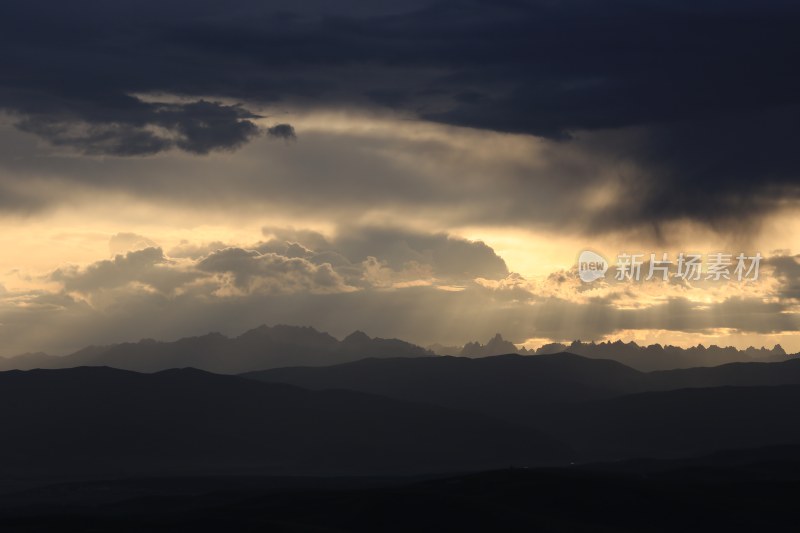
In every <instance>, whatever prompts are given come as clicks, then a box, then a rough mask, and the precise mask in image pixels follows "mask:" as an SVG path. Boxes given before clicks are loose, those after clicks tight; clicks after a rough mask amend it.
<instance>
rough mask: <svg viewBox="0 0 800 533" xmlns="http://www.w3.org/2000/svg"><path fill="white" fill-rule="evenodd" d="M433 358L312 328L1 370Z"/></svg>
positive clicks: (222, 367)
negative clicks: (340, 338) (343, 338)
mask: <svg viewBox="0 0 800 533" xmlns="http://www.w3.org/2000/svg"><path fill="white" fill-rule="evenodd" d="M427 355H432V354H431V352H429V351H427V350H425V349H424V348H420V347H419V346H416V345H413V344H409V343H407V342H404V341H401V340H398V339H380V338H371V337H369V336H367V335H366V334H365V333H363V332H360V331H359V332H355V333H353V334H351V335H349V336H348V337H347V338H345V340H344V341H342V342H340V341H338V340H336V339H335V338H334V337H332V336H331V335H329V334H327V333H322V332H319V331H317V330H316V329H314V328H311V327H299V326H285V325H277V326H272V327H270V326H259V327H257V328H255V329H252V330H250V331H247V332H245V333H243V334H242V335H239V336H238V337H236V338H228V337H225V336H224V335H221V334H220V333H209V334H207V335H202V336H199V337H187V338H183V339H180V340H177V341H174V342H158V341H154V340H152V339H143V340H141V341H139V342H134V343H130V342H128V343H122V344H113V345H110V346H89V347H86V348H83V349H81V350H79V351H77V352H75V353H73V354H71V355H67V356H64V357H53V356H48V355H43V354H36V355H26V356H20V357H14V358H10V359H0V370H7V369H12V368H21V369H29V368H37V367H41V368H70V367H75V366H81V365H93V366H111V367H115V368H123V369H128V370H136V371H141V372H156V371H158V370H163V369H165V368H174V367H195V368H202V369H204V370H208V371H211V372H217V373H224V374H236V373H240V372H246V371H251V370H262V369H265V368H275V367H281V366H293V365H309V366H315V365H330V364H336V363H343V362H347V361H355V360H358V359H362V358H364V357H421V356H427Z"/></svg>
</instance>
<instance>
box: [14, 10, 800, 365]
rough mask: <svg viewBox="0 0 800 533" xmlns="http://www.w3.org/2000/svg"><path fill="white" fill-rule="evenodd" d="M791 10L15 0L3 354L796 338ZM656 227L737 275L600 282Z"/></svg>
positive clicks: (787, 341) (646, 248) (792, 341)
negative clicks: (582, 264)
mask: <svg viewBox="0 0 800 533" xmlns="http://www.w3.org/2000/svg"><path fill="white" fill-rule="evenodd" d="M798 24H800V7H799V6H798V5H797V4H796V3H794V2H788V1H782V0H776V1H769V2H763V1H760V2H755V1H752V2H742V1H736V0H734V1H726V2H721V1H709V0H705V1H688V0H675V1H660V0H659V1H656V0H642V1H639V2H623V1H617V0H609V1H604V2H590V1H582V0H575V1H573V0H566V1H559V0H546V1H545V0H542V1H521V0H520V1H518V0H506V1H492V2H489V1H477V0H470V1H460V2H451V1H444V2H440V1H431V0H413V1H409V2H384V1H380V0H372V1H369V2H367V1H359V0H343V1H337V2H323V1H305V2H298V1H293V2H289V1H267V2H265V1H254V0H232V1H228V2H211V1H207V0H193V1H191V2H189V1H187V0H170V1H164V0H162V1H159V2H154V1H150V0H138V1H136V2H133V1H129V0H117V1H115V2H107V1H100V0H86V1H83V0H78V1H75V2H56V1H52V0H29V1H25V2H21V1H19V2H17V1H12V2H4V3H3V4H2V6H0V45H1V46H0V230H1V231H0V356H11V355H16V354H19V353H23V352H38V351H44V352H47V353H53V354H62V353H68V352H70V351H73V350H76V349H78V348H81V347H83V346H86V345H90V344H105V343H112V342H121V341H131V340H138V339H140V338H156V339H163V340H171V339H176V338H179V337H182V336H188V335H198V334H203V333H207V332H209V331H219V332H222V333H225V334H229V335H235V334H239V333H241V332H243V331H245V330H247V329H249V328H252V327H255V326H257V325H259V324H263V323H267V324H277V323H285V324H297V325H310V326H314V327H316V328H318V329H321V330H324V331H328V332H330V333H332V334H334V335H337V336H339V337H342V336H344V335H347V334H348V333H350V332H352V331H353V330H357V329H358V330H363V331H365V332H367V333H368V334H370V335H372V336H381V337H399V338H403V339H405V340H409V341H412V342H416V343H419V344H422V345H427V344H431V343H442V344H447V345H454V344H463V343H465V342H467V341H472V340H483V341H485V340H487V339H489V338H490V337H491V336H493V335H494V334H495V333H496V332H500V333H502V334H503V335H504V336H505V337H506V338H508V339H510V340H512V341H513V342H515V343H517V344H519V345H523V344H524V345H526V346H529V347H534V346H538V345H540V344H543V343H546V342H553V341H562V342H563V341H571V340H576V339H581V340H584V341H588V340H595V341H601V340H615V339H622V340H625V341H629V340H635V341H637V342H639V343H644V344H650V343H654V342H658V343H662V344H676V345H681V346H690V345H695V344H697V343H702V344H705V345H709V344H719V345H733V346H737V347H741V348H744V347H747V346H749V345H754V346H762V345H766V346H769V347H771V346H772V345H774V344H777V343H780V344H781V345H782V346H783V347H784V348H785V349H787V350H788V351H795V352H796V351H800V314H798V312H800V307H798V304H799V303H800V301H799V299H800V255H798V254H800V242H798V239H800V238H799V237H798V235H800V216H798V215H799V214H800V211H798V209H800V176H799V175H798V173H799V172H800V150H798V149H797V147H798V141H800V71H798V69H797V68H796V65H797V62H798V59H799V58H798V56H799V55H800V33H798V32H797V31H796V28H797V27H798ZM584 250H590V251H593V252H596V253H599V254H600V256H601V257H602V258H604V259H605V260H606V261H607V263H608V265H607V266H608V268H609V270H608V272H607V273H606V276H605V278H602V279H599V280H596V281H592V282H585V281H582V280H581V279H580V276H579V270H578V269H579V265H578V258H579V255H580V254H581V252H582V251H584ZM664 253H666V254H667V255H668V259H669V260H672V261H673V262H677V258H678V256H679V254H681V253H684V254H685V255H686V254H697V255H701V256H702V257H703V261H704V267H705V268H708V267H709V266H710V263H711V262H712V260H711V258H712V257H713V254H717V253H723V254H730V255H731V257H732V258H733V259H732V261H733V264H732V265H731V267H730V276H729V277H730V278H731V279H730V280H726V279H720V280H714V279H706V272H703V275H702V277H701V279H690V280H689V279H681V278H680V277H679V276H677V275H675V274H674V273H673V272H670V274H669V276H668V279H667V281H664V280H663V279H659V278H658V276H656V277H655V278H654V279H651V280H644V279H641V280H638V281H637V280H634V279H622V280H619V279H616V275H615V273H616V271H617V266H618V265H619V264H620V260H619V256H620V254H642V256H643V258H644V261H645V263H644V265H643V267H642V269H643V272H644V274H646V273H647V272H648V269H649V266H650V262H649V260H648V259H649V258H650V254H656V257H657V258H659V259H660V258H661V257H662V254H664ZM739 254H743V256H744V257H745V258H750V257H755V256H756V254H760V257H761V260H760V263H759V271H758V276H757V278H755V279H742V280H739V279H737V277H736V275H735V272H734V267H735V266H736V256H737V255H739ZM644 277H645V276H643V278H644ZM745 278H747V276H745ZM751 278H754V276H751Z"/></svg>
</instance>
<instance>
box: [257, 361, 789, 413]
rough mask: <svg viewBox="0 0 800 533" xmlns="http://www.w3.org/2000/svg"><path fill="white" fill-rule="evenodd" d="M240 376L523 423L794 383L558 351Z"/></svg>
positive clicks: (776, 374) (776, 371)
mask: <svg viewBox="0 0 800 533" xmlns="http://www.w3.org/2000/svg"><path fill="white" fill-rule="evenodd" d="M243 376H244V377H248V378H251V379H257V380H260V381H266V382H274V383H287V384H292V385H297V386H300V387H304V388H309V389H313V390H325V389H349V390H356V391H362V392H370V393H376V394H382V395H386V396H390V397H393V398H398V399H405V400H414V401H423V402H429V403H435V404H437V405H444V406H449V407H455V408H461V409H471V410H475V411H481V412H484V413H488V414H491V415H493V416H496V417H501V418H505V419H508V420H514V421H519V422H526V421H527V422H530V421H531V419H532V417H534V416H536V415H538V413H540V412H548V411H551V410H552V409H553V407H551V406H552V405H553V404H563V403H580V402H585V401H590V400H599V399H605V398H611V397H614V396H621V395H625V394H631V393H636V392H648V391H667V390H678V389H683V388H711V387H722V386H741V387H749V386H774V385H788V384H800V359H791V360H788V361H784V362H779V363H730V364H727V365H722V366H718V367H708V368H690V369H679V370H669V371H659V372H649V373H645V372H639V371H637V370H634V369H632V368H629V367H626V366H624V365H622V364H621V363H617V362H615V361H611V360H603V359H591V358H587V357H582V356H578V355H573V354H568V353H561V354H553V355H536V356H521V355H502V356H494V357H484V358H477V359H472V358H466V357H447V356H440V357H425V358H416V359H408V358H405V359H401V358H393V359H368V360H362V361H356V362H353V363H347V364H341V365H333V366H329V367H318V368H308V367H289V368H277V369H271V370H266V371H259V372H250V373H246V374H243Z"/></svg>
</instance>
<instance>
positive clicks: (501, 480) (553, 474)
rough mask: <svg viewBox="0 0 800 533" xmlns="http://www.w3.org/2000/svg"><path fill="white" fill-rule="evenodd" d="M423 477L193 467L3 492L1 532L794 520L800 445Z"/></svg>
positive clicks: (605, 527) (772, 527)
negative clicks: (286, 474)
mask: <svg viewBox="0 0 800 533" xmlns="http://www.w3.org/2000/svg"><path fill="white" fill-rule="evenodd" d="M729 455H732V456H730V457H727V460H725V458H722V459H721V458H720V457H716V456H715V457H709V458H704V457H700V458H696V459H693V460H692V462H691V463H690V464H689V463H685V462H661V463H659V464H658V466H657V468H654V467H653V465H646V464H645V465H643V464H640V463H620V464H606V465H593V466H592V467H588V468H571V469H549V470H534V469H530V470H527V469H510V470H509V469H506V470H500V471H492V472H484V473H477V474H468V475H460V476H456V477H443V478H435V479H428V480H413V479H412V480H404V479H312V478H305V479H286V478H259V477H199V478H172V479H158V478H156V479H131V480H116V481H104V482H93V483H72V484H62V485H56V486H50V487H43V488H39V489H37V490H28V491H24V492H19V493H15V494H8V495H5V496H4V497H3V498H2V500H0V529H2V531H4V532H5V531H8V532H17V531H20V532H21V531H26V532H27V531H51V530H52V531H87V532H88V531H116V532H152V531H193V532H205V531H209V532H211V531H213V532H219V531H231V532H240V531H279V532H298V531H304V532H305V531H320V532H328V531H330V532H334V531H336V532H369V533H375V532H406V531H419V532H437V533H442V532H457V533H463V532H473V531H475V532H485V531H503V532H506V531H512V532H529V531H542V532H564V533H583V532H597V531H604V532H605V531H608V532H611V531H614V532H631V533H633V532H637V533H638V532H673V531H688V532H702V533H708V532H711V531H734V532H740V531H747V532H752V531H793V530H795V529H796V520H797V510H796V497H797V494H798V493H800V462H798V460H797V457H798V455H800V449H797V448H793V449H786V450H784V451H782V452H781V453H779V455H778V459H777V460H771V459H770V458H771V457H773V456H774V453H773V450H752V451H748V452H746V453H744V454H738V455H737V454H729Z"/></svg>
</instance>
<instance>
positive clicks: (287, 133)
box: [267, 124, 297, 141]
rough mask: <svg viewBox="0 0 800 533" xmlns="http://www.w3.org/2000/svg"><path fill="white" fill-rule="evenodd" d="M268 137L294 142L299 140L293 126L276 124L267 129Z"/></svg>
mask: <svg viewBox="0 0 800 533" xmlns="http://www.w3.org/2000/svg"><path fill="white" fill-rule="evenodd" d="M267 135H269V136H270V137H275V138H276V139H285V140H287V141H288V140H292V139H296V138H297V134H296V133H295V131H294V127H293V126H292V125H291V124H275V125H274V126H272V127H270V128H267Z"/></svg>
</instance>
